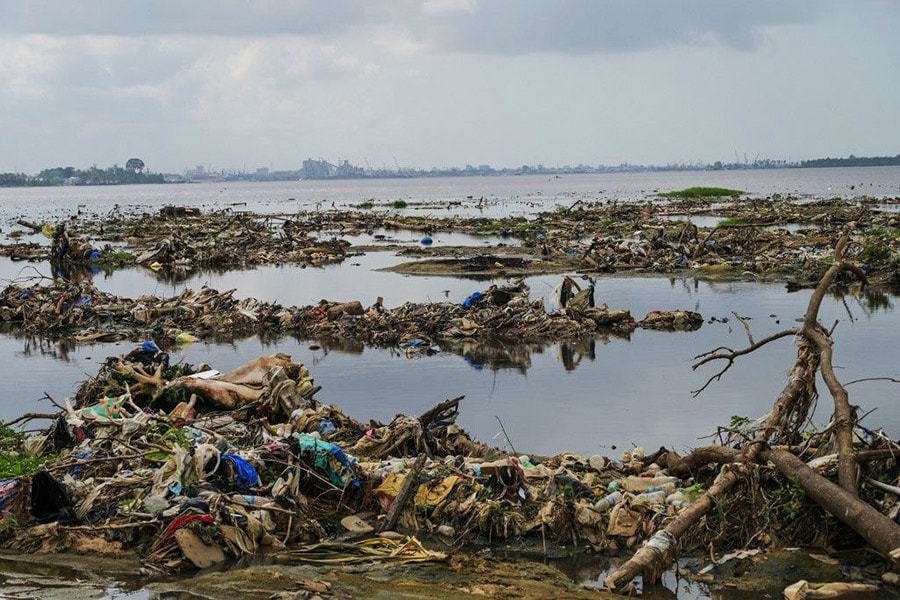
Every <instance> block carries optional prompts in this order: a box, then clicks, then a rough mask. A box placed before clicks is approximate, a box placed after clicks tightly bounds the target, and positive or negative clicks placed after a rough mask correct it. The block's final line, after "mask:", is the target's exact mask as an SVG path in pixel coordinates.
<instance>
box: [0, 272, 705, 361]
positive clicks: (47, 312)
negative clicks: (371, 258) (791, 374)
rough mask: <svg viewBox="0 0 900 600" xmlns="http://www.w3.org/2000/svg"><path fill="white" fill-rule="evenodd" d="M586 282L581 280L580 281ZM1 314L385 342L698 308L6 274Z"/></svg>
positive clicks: (539, 329)
mask: <svg viewBox="0 0 900 600" xmlns="http://www.w3.org/2000/svg"><path fill="white" fill-rule="evenodd" d="M585 292H587V290H585ZM0 323H7V324H11V325H15V326H17V327H19V328H20V329H21V330H23V331H24V332H27V333H40V334H43V335H69V336H74V337H75V339H76V340H77V341H79V342H91V341H113V340H121V339H140V338H142V337H146V336H148V335H150V334H152V335H153V336H154V338H155V339H157V341H159V342H160V343H162V342H166V343H179V342H185V341H192V340H195V339H197V338H208V339H225V338H229V337H230V338H236V337H240V336H246V335H252V334H260V335H267V336H272V335H279V334H280V335H287V334H291V335H296V336H298V337H302V338H306V339H313V338H315V339H344V340H353V341H356V342H360V343H366V344H370V345H377V346H382V347H389V346H399V347H402V348H410V347H422V348H431V347H434V346H437V347H439V346H440V345H441V344H446V345H448V346H450V345H453V342H458V341H461V340H504V339H505V340H512V341H515V342H523V341H557V340H562V339H573V338H577V337H581V336H584V335H586V334H591V333H595V332H611V331H616V332H630V331H633V330H634V329H635V328H636V327H650V328H654V329H670V330H688V331H690V330H694V329H697V328H698V327H700V326H701V325H702V323H703V318H702V317H701V316H700V315H699V314H697V313H687V312H684V311H676V312H660V313H658V312H654V313H651V314H650V315H648V316H647V318H646V319H644V320H642V321H635V319H634V318H633V317H632V316H631V313H630V312H629V311H627V310H615V309H610V308H609V307H608V306H607V305H605V304H604V305H600V306H595V305H594V300H593V287H592V286H591V287H590V295H588V294H586V293H582V294H581V295H580V296H578V297H576V298H572V299H571V302H569V303H568V304H565V305H563V306H562V307H561V308H559V309H558V310H554V311H548V310H547V308H546V307H545V304H544V301H543V299H541V298H539V299H537V300H532V299H531V298H530V290H529V287H528V286H527V285H526V284H525V283H524V281H521V280H519V281H516V282H512V283H510V284H508V285H503V286H496V285H492V286H490V287H489V288H488V289H487V290H484V291H476V292H473V293H472V294H471V295H470V296H469V297H468V298H466V299H465V300H463V301H462V302H461V303H453V302H431V303H409V302H408V303H405V304H403V305H401V306H398V307H395V308H391V309H388V308H385V307H384V306H383V304H382V302H381V300H377V301H376V302H375V303H374V304H373V305H371V306H370V307H368V308H366V307H364V306H363V305H362V303H361V302H359V301H358V300H355V301H350V302H335V301H325V300H323V301H321V302H320V303H319V304H315V305H310V306H301V307H297V306H291V307H283V306H281V305H280V304H277V303H271V302H262V301H259V300H257V299H255V298H245V299H243V300H239V299H237V298H235V297H234V290H229V291H224V292H219V291H217V290H214V289H211V288H207V287H203V288H201V289H200V290H199V291H195V290H185V291H184V292H183V293H181V294H180V295H178V296H175V297H172V298H158V297H155V296H141V297H139V298H135V299H132V298H125V297H119V296H114V295H111V294H107V293H104V292H102V291H100V290H97V289H96V288H95V287H93V286H92V285H91V284H90V282H84V283H82V284H79V285H75V284H71V283H55V284H53V285H48V286H39V285H32V286H23V285H18V284H12V285H9V286H7V287H6V288H5V289H4V290H3V291H2V292H0Z"/></svg>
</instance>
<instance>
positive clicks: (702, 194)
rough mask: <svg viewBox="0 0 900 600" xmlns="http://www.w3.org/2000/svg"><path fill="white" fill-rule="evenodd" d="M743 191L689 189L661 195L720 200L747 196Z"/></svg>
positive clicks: (665, 196) (712, 188)
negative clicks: (726, 197) (728, 197)
mask: <svg viewBox="0 0 900 600" xmlns="http://www.w3.org/2000/svg"><path fill="white" fill-rule="evenodd" d="M746 193H747V192H744V191H742V190H730V189H728V188H720V187H689V188H685V189H683V190H676V191H674V192H664V193H662V194H660V196H662V197H663V198H720V197H723V196H740V195H741V194H746Z"/></svg>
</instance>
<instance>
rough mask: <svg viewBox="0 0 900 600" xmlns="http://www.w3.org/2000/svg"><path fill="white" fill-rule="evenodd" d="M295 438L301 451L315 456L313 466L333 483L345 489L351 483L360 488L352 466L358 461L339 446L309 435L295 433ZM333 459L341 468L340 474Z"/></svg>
mask: <svg viewBox="0 0 900 600" xmlns="http://www.w3.org/2000/svg"><path fill="white" fill-rule="evenodd" d="M294 437H295V438H296V439H297V441H298V442H299V443H300V451H301V452H308V453H310V454H312V455H313V464H314V465H315V466H316V467H317V468H318V469H321V470H322V471H325V473H326V474H327V475H328V478H329V479H330V480H331V483H333V484H335V485H338V486H341V487H344V485H345V484H346V483H347V481H348V479H349V481H350V482H351V483H352V484H353V485H354V486H356V487H359V485H360V480H359V477H355V476H354V475H353V470H352V465H353V463H355V462H356V459H355V458H353V457H352V456H350V455H349V454H347V453H346V452H344V451H343V450H342V449H341V447H340V446H338V445H337V444H332V443H331V442H324V441H322V440H320V439H318V438H316V437H313V436H311V435H309V434H308V433H295V434H294ZM329 458H331V459H333V460H334V461H336V462H337V463H338V465H339V466H340V467H341V470H340V472H338V470H337V469H336V468H335V465H334V464H332V461H331V460H329Z"/></svg>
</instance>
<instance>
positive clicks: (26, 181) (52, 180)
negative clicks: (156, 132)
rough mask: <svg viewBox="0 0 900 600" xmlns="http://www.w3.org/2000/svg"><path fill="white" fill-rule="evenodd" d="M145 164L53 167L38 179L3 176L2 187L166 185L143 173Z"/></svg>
mask: <svg viewBox="0 0 900 600" xmlns="http://www.w3.org/2000/svg"><path fill="white" fill-rule="evenodd" d="M144 166H145V165H144V161H142V160H141V159H139V158H129V159H128V161H127V162H126V163H125V167H120V166H119V165H113V166H111V167H107V168H105V169H100V168H98V167H97V165H93V166H91V167H90V168H88V169H76V168H75V167H52V168H49V169H44V170H42V171H41V172H40V173H38V174H37V175H26V174H25V173H0V187H38V186H54V185H127V184H136V183H165V179H164V177H163V176H162V175H161V174H159V173H151V172H147V173H145V172H144Z"/></svg>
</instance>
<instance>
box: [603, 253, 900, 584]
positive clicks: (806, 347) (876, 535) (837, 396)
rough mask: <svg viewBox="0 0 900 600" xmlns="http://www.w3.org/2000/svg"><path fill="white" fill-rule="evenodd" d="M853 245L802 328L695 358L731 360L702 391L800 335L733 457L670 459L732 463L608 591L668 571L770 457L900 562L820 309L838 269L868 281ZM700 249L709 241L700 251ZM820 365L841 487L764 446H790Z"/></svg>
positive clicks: (898, 541)
mask: <svg viewBox="0 0 900 600" xmlns="http://www.w3.org/2000/svg"><path fill="white" fill-rule="evenodd" d="M708 237H709V236H707V239H708ZM704 241H705V240H704ZM848 242H849V238H848V237H847V236H846V235H843V236H842V237H841V239H840V240H839V241H838V243H837V245H836V246H835V259H834V263H833V265H832V266H831V267H830V268H829V269H828V271H827V272H826V273H825V275H824V276H823V277H822V279H821V280H820V281H819V284H818V285H817V286H816V289H815V290H814V292H813V294H812V296H811V298H810V301H809V305H808V307H807V311H806V315H805V318H804V321H803V326H802V328H801V329H800V330H794V329H792V330H785V331H783V332H780V333H776V334H773V335H770V336H768V337H767V338H765V339H763V340H760V341H759V342H754V340H753V338H752V335H750V333H749V331H748V338H749V339H750V346H749V347H748V348H745V349H743V350H732V349H730V348H716V349H715V350H713V351H711V352H709V353H706V354H704V355H701V356H699V357H697V358H698V359H699V362H697V363H696V364H695V365H694V368H695V369H696V368H697V367H699V366H700V365H703V364H705V363H708V362H712V361H715V360H724V361H726V364H725V366H724V367H723V368H722V369H721V370H720V371H719V372H718V373H716V374H715V375H713V376H712V377H710V378H709V379H708V380H707V382H706V384H705V385H704V386H703V387H701V388H700V390H698V391H697V392H696V393H699V392H701V391H703V390H704V389H705V388H706V387H707V386H709V384H710V383H712V381H714V380H718V379H721V377H722V375H723V374H724V373H725V372H726V371H727V370H728V369H729V368H730V367H731V365H733V364H734V361H735V359H736V358H738V357H739V356H743V355H745V354H749V353H750V352H752V351H754V350H757V349H758V348H761V347H762V346H764V345H766V344H768V343H769V342H771V341H774V340H776V339H780V338H782V337H786V336H789V335H797V336H798V356H797V361H796V363H795V364H794V367H793V369H792V370H791V375H790V382H789V383H788V385H787V386H786V387H785V388H784V390H783V391H782V393H781V394H780V395H779V397H778V399H777V400H776V402H775V406H774V407H773V409H772V411H771V412H770V413H769V415H768V417H767V418H766V420H765V424H764V426H763V427H762V428H760V429H759V430H758V431H757V432H756V435H755V436H754V438H753V440H752V441H751V442H749V443H747V444H744V446H743V448H742V449H741V451H740V453H739V454H737V455H736V456H734V453H733V451H731V450H730V449H728V450H726V449H722V450H712V449H711V448H705V449H703V451H702V452H699V453H697V454H696V456H691V457H688V459H681V458H680V457H678V456H677V455H674V456H671V457H667V460H668V461H671V467H673V472H680V473H684V472H686V471H689V470H691V469H693V468H696V467H698V466H700V465H702V464H706V463H709V462H720V461H722V460H729V459H730V461H729V462H727V463H726V464H725V465H724V466H722V468H721V470H720V472H719V475H718V477H717V478H716V480H715V481H714V482H713V485H712V486H710V488H709V489H708V490H707V491H706V493H704V494H703V495H702V496H701V497H700V498H699V499H698V500H697V501H696V502H695V503H694V504H692V505H690V506H688V507H687V508H685V509H684V510H683V511H682V512H681V513H679V514H678V516H677V517H675V519H673V520H672V521H671V522H670V523H669V524H668V525H667V526H666V527H665V528H663V529H662V530H660V531H658V532H657V533H656V534H654V535H653V537H651V538H650V539H649V540H648V541H647V543H645V544H644V546H642V547H641V548H640V549H639V550H638V551H637V552H635V554H634V556H632V558H631V559H629V560H628V561H627V562H625V563H624V564H623V565H622V566H620V567H619V568H618V569H617V570H616V571H614V572H613V573H612V574H610V576H609V577H607V578H606V581H605V584H606V586H607V587H608V588H610V589H613V590H615V589H617V588H621V587H622V586H624V585H625V584H627V583H628V582H630V581H631V580H632V579H634V577H636V576H637V575H638V574H640V573H642V574H643V577H644V581H645V583H650V582H655V581H657V580H658V579H659V577H660V575H661V574H662V571H663V569H665V567H666V566H667V565H668V564H669V563H670V562H671V561H672V560H673V559H674V557H675V554H676V552H677V545H678V540H679V539H680V538H681V536H682V535H684V533H685V532H686V531H687V530H688V529H689V528H690V527H691V526H693V525H694V524H696V523H697V522H698V521H699V520H700V519H701V518H702V517H703V516H704V515H705V514H706V513H707V512H708V511H709V510H710V508H712V506H713V505H714V504H715V502H716V500H717V499H718V498H720V497H722V495H724V494H725V493H727V492H728V490H730V489H731V488H732V487H733V486H734V485H735V484H736V483H737V482H738V481H740V480H741V478H742V477H743V475H744V473H746V472H747V471H749V466H748V463H751V462H754V461H756V460H758V459H768V460H771V461H772V462H773V463H774V464H775V466H776V468H777V469H778V470H779V472H781V473H782V474H784V475H785V476H788V477H791V478H793V479H795V480H796V481H797V482H798V483H799V485H800V486H801V487H802V488H803V489H804V491H805V492H806V493H807V494H808V495H809V497H810V498H812V499H813V500H815V501H816V502H817V503H819V504H820V505H821V506H822V508H823V509H825V510H826V511H827V512H829V513H830V514H832V515H834V516H836V517H837V518H839V519H840V520H841V521H843V522H844V523H846V524H847V525H849V526H850V527H851V528H853V529H854V530H855V531H856V532H857V533H859V534H860V535H861V536H862V537H863V538H864V539H865V540H866V541H867V542H868V543H869V544H871V545H872V546H873V547H874V548H876V549H877V550H879V551H880V552H882V553H883V554H885V555H886V556H888V557H890V559H891V560H892V561H894V562H895V563H896V562H897V561H898V560H900V526H898V525H897V524H896V523H894V522H893V521H892V520H890V519H888V518H887V517H885V516H884V515H882V514H881V513H879V512H878V511H877V510H876V509H874V508H873V507H871V506H869V505H868V504H866V503H865V502H863V501H861V500H859V499H858V498H857V497H856V493H857V487H856V486H857V478H858V460H857V457H856V454H855V453H854V450H853V439H852V434H853V427H854V425H855V423H856V416H855V413H854V411H853V409H852V407H851V406H850V403H849V399H848V396H847V391H846V389H845V388H844V387H843V386H842V385H841V383H840V382H839V381H838V379H837V377H836V375H835V373H834V367H833V365H832V351H831V350H832V341H831V338H830V332H828V331H827V330H826V329H825V328H824V327H822V325H821V324H819V322H818V313H819V307H820V306H821V303H822V300H823V298H824V297H825V294H826V292H827V290H828V289H829V287H830V286H831V285H832V283H834V280H835V278H836V277H837V276H838V274H840V273H842V272H851V273H853V274H854V275H856V276H857V277H858V278H859V279H860V281H862V282H863V284H865V283H866V282H867V281H866V277H865V274H864V273H863V272H862V270H861V269H859V268H858V267H856V266H855V265H852V264H850V263H848V262H845V261H844V253H845V251H846V248H847V244H848ZM702 247H703V244H701V245H700V248H698V251H699V250H700V249H702ZM818 370H821V372H822V376H823V379H824V380H825V383H826V385H827V386H828V389H829V392H830V393H831V396H832V398H833V399H834V414H833V426H834V432H835V433H834V437H835V443H836V446H837V450H838V473H839V475H838V480H839V484H840V487H838V486H835V485H834V484H833V483H831V482H829V481H828V480H826V479H825V478H824V477H822V476H820V475H818V474H817V473H816V472H815V471H813V470H812V469H811V468H809V467H808V466H807V465H806V464H805V463H804V462H803V461H802V460H800V459H799V458H797V457H796V456H794V455H793V454H791V453H790V452H788V451H786V450H783V449H778V450H771V451H769V450H766V447H767V445H768V444H769V443H770V442H772V441H773V440H774V439H775V438H776V437H777V436H779V435H780V438H781V439H779V440H777V441H779V442H780V443H790V442H791V441H792V438H793V437H796V434H797V432H798V430H799V426H800V425H801V424H802V423H803V422H804V421H805V419H806V417H807V413H808V411H809V409H810V406H811V403H812V400H813V399H814V398H815V395H816V391H815V375H816V372H817V371H818ZM731 461H733V462H731Z"/></svg>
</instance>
